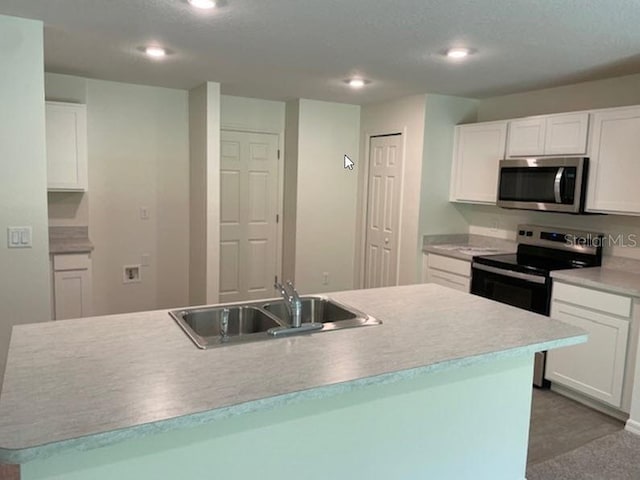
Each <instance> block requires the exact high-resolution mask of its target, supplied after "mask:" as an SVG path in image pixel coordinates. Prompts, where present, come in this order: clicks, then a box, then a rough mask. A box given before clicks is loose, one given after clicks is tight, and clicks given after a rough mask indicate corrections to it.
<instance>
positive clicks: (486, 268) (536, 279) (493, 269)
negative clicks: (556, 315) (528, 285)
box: [472, 262, 547, 285]
mask: <svg viewBox="0 0 640 480" xmlns="http://www.w3.org/2000/svg"><path fill="white" fill-rule="evenodd" d="M472 266H473V268H475V269H477V270H483V271H485V272H489V273H495V274H496V275H504V276H505V277H511V278H517V279H519V280H525V281H527V282H532V283H539V284H541V285H544V284H545V283H547V279H546V278H545V277H540V276H538V275H531V274H529V273H521V272H514V271H513V270H503V269H502V268H496V267H490V266H488V265H483V264H481V263H476V262H473V265H472Z"/></svg>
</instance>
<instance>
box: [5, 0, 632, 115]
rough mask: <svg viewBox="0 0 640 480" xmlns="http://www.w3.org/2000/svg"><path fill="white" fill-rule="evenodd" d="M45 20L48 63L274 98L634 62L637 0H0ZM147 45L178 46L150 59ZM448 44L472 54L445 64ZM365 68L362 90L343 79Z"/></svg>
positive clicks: (520, 82)
mask: <svg viewBox="0 0 640 480" xmlns="http://www.w3.org/2000/svg"><path fill="white" fill-rule="evenodd" d="M0 13H2V14H6V15H14V16H20V17H27V18H35V19H40V20H43V21H44V23H45V62H46V69H47V71H51V72H58V73H68V74H73V75H80V76H86V77H92V78H101V79H106V80H116V81H122V82H130V83H140V84H147V85H157V86H164V87H174V88H183V89H188V88H191V87H194V86H196V85H198V84H200V83H202V82H204V81H206V80H210V81H216V82H220V83H221V85H222V92H223V93H225V94H230V95H243V96H251V97H259V98H268V99H276V100H286V99H290V98H297V97H302V98H313V99H319V100H330V101H338V102H346V103H356V104H364V103H370V102H376V101H381V100H385V99H389V98H395V97H400V96H403V95H409V94H417V93H425V92H429V93H440V94H447V95H458V96H465V97H478V98H482V97H488V96H495V95H502V94H507V93H514V92H518V91H526V90H532V89H537V88H544V87H550V86H557V85H563V84H568V83H575V82H579V81H584V80H591V79H598V78H605V77H612V76H618V75H624V74H629V73H637V72H640V28H638V25H640V8H639V7H638V0H400V1H395V2H393V1H389V0H387V1H372V0H323V1H318V0H225V4H224V5H222V6H221V7H219V8H217V9H215V10H214V11H208V12H202V11H196V10H194V9H193V8H191V7H190V6H189V5H188V4H187V3H186V1H185V0H0ZM150 43H158V44H161V45H163V46H165V47H167V48H169V49H171V50H172V51H173V54H172V55H170V56H168V57H166V58H164V59H162V60H151V59H148V58H146V57H145V55H144V54H142V53H141V52H140V51H139V47H140V46H143V45H147V44H150ZM450 46H467V47H471V48H474V49H477V52H476V53H475V54H474V55H472V56H470V57H469V58H468V59H466V60H465V61H458V62H453V61H450V60H448V59H446V58H445V57H443V56H442V55H441V52H442V51H443V50H444V49H446V48H447V47H450ZM354 74H360V75H363V76H364V77H365V78H367V79H370V80H371V83H370V84H369V85H367V86H366V87H365V88H363V89H362V90H359V91H354V90H351V89H350V88H349V87H347V86H346V85H345V84H344V82H343V80H344V79H345V78H347V77H349V76H350V75H354Z"/></svg>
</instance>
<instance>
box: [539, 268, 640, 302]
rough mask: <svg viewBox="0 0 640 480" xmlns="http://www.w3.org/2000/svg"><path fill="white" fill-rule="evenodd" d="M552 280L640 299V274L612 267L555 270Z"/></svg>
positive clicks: (552, 273)
mask: <svg viewBox="0 0 640 480" xmlns="http://www.w3.org/2000/svg"><path fill="white" fill-rule="evenodd" d="M551 278H554V279H556V280H561V281H563V282H568V283H571V284H574V285H579V286H582V287H591V288H597V289H598V290H605V291H608V292H611V293H619V294H621V295H630V296H632V297H640V273H637V272H632V271H628V270H622V269H617V268H613V267H611V266H604V267H592V268H575V269H573V270H555V271H553V272H551Z"/></svg>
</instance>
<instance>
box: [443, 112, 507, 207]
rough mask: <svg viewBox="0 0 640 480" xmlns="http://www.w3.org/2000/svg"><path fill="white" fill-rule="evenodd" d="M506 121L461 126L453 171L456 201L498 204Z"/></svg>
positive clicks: (456, 142)
mask: <svg viewBox="0 0 640 480" xmlns="http://www.w3.org/2000/svg"><path fill="white" fill-rule="evenodd" d="M506 138H507V123H506V122H488V123H476V124H473V125H459V126H457V127H456V132H455V148H454V153H453V163H452V168H451V186H450V192H449V199H450V200H451V201H452V202H465V203H486V204H495V203H496V193H497V190H498V162H499V161H500V160H501V159H503V158H504V151H505V144H506Z"/></svg>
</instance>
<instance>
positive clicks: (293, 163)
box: [282, 100, 300, 282]
mask: <svg viewBox="0 0 640 480" xmlns="http://www.w3.org/2000/svg"><path fill="white" fill-rule="evenodd" d="M285 119H286V122H285V151H286V152H285V155H284V205H283V216H282V253H283V256H282V279H283V280H284V281H288V280H291V281H294V282H295V277H296V220H297V204H298V139H299V133H300V132H299V127H300V123H299V120H300V100H291V101H289V102H287V105H286V116H285Z"/></svg>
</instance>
